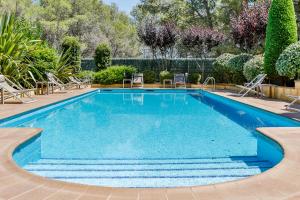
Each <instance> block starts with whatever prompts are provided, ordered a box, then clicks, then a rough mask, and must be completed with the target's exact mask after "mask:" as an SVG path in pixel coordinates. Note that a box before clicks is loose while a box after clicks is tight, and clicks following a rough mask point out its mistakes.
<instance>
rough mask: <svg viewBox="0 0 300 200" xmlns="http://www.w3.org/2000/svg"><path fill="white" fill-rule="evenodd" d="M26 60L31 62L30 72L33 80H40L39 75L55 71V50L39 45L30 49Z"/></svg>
mask: <svg viewBox="0 0 300 200" xmlns="http://www.w3.org/2000/svg"><path fill="white" fill-rule="evenodd" d="M26 59H27V60H28V61H30V62H31V72H32V73H33V74H34V76H35V78H37V79H42V77H41V75H44V74H45V72H47V71H53V70H54V69H55V67H56V63H57V61H58V56H57V52H56V50H55V49H52V48H50V47H47V46H43V45H41V46H35V47H30V48H29V51H28V53H27V55H26ZM33 69H34V70H33Z"/></svg>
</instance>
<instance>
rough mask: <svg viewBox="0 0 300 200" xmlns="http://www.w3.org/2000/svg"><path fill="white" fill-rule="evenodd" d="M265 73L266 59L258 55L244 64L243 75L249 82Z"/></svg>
mask: <svg viewBox="0 0 300 200" xmlns="http://www.w3.org/2000/svg"><path fill="white" fill-rule="evenodd" d="M263 72H264V57H263V56H262V55H257V56H255V57H254V58H252V59H251V60H249V61H248V62H246V63H245V64H244V70H243V74H244V76H245V77H246V79H247V80H248V81H251V80H253V79H254V78H255V77H256V76H257V75H259V74H261V73H263Z"/></svg>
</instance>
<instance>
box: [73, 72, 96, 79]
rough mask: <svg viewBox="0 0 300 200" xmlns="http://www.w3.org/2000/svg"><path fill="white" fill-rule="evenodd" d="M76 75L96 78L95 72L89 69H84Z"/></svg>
mask: <svg viewBox="0 0 300 200" xmlns="http://www.w3.org/2000/svg"><path fill="white" fill-rule="evenodd" d="M76 76H77V78H79V79H85V78H89V79H91V80H94V77H95V72H94V71H89V70H84V71H81V72H79V73H78V74H77V75H76Z"/></svg>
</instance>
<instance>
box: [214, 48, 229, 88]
mask: <svg viewBox="0 0 300 200" xmlns="http://www.w3.org/2000/svg"><path fill="white" fill-rule="evenodd" d="M234 56H235V55H233V54H229V53H224V54H222V55H221V56H219V57H218V58H216V61H215V62H214V63H213V70H212V74H213V77H214V78H215V79H216V82H217V83H230V82H232V73H231V71H230V68H229V65H228V62H229V60H230V59H232V58H233V57H234Z"/></svg>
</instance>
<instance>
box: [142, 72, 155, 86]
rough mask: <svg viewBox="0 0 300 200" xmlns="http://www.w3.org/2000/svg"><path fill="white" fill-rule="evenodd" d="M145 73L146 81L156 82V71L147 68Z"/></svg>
mask: <svg viewBox="0 0 300 200" xmlns="http://www.w3.org/2000/svg"><path fill="white" fill-rule="evenodd" d="M143 73H144V82H145V83H155V81H156V78H155V72H154V71H151V70H146V71H144V72H143Z"/></svg>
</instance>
